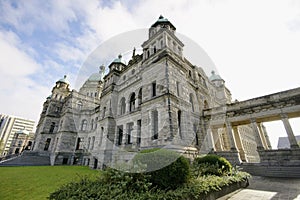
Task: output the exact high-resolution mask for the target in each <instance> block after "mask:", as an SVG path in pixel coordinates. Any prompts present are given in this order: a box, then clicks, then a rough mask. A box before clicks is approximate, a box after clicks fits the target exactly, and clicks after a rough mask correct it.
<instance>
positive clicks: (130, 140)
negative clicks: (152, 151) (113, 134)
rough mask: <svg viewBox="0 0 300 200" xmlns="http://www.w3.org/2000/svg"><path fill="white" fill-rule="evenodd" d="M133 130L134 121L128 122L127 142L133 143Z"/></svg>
mask: <svg viewBox="0 0 300 200" xmlns="http://www.w3.org/2000/svg"><path fill="white" fill-rule="evenodd" d="M132 130H133V123H132V122H131V123H128V124H127V144H132V135H131V132H132Z"/></svg>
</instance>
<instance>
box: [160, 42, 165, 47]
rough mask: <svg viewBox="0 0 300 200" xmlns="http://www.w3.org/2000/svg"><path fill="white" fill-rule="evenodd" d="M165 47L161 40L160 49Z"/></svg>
mask: <svg viewBox="0 0 300 200" xmlns="http://www.w3.org/2000/svg"><path fill="white" fill-rule="evenodd" d="M163 46H164V42H163V41H162V40H161V41H160V48H163Z"/></svg>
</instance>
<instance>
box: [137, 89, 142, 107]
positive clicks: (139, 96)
mask: <svg viewBox="0 0 300 200" xmlns="http://www.w3.org/2000/svg"><path fill="white" fill-rule="evenodd" d="M142 92H143V91H142V88H141V89H140V90H139V94H138V106H140V105H141V104H142V98H143V93H142Z"/></svg>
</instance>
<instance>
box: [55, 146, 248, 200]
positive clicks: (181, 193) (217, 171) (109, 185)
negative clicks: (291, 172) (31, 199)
mask: <svg viewBox="0 0 300 200" xmlns="http://www.w3.org/2000/svg"><path fill="white" fill-rule="evenodd" d="M152 151H153V154H152V155H151V156H150V157H148V158H147V159H145V157H144V155H143V153H151V150H150V151H149V150H147V152H142V153H141V154H140V155H138V156H137V158H136V159H134V163H133V165H130V167H128V168H127V170H123V171H121V170H116V169H111V168H109V169H107V170H105V171H103V172H102V174H101V176H100V177H99V178H98V179H96V180H90V179H88V178H82V179H81V180H80V181H78V182H71V183H69V184H66V185H64V186H63V187H61V188H60V189H59V190H57V191H56V192H54V193H52V194H51V195H50V199H57V200H59V199H109V200H110V199H114V200H118V199H119V200H126V199H128V200H129V199H134V200H136V199H140V200H151V199H153V200H157V199H164V200H174V199H180V200H182V199H189V200H193V199H195V200H197V199H215V198H218V197H220V196H223V195H226V194H228V193H230V192H232V191H234V190H236V189H239V188H241V187H246V186H247V183H248V178H249V176H250V175H249V174H247V173H245V172H238V171H236V170H234V169H232V166H231V165H230V163H229V162H228V161H227V160H226V159H224V158H222V157H218V156H215V155H208V156H205V157H203V158H197V159H195V161H194V162H193V163H192V164H190V163H189V162H188V160H187V159H185V158H184V157H182V156H178V155H176V154H175V153H174V152H170V151H167V150H152ZM149 158H153V159H152V160H151V159H149ZM174 158H175V162H172V163H171V164H170V165H167V166H165V167H163V168H161V169H158V170H155V171H150V170H149V169H148V168H149V166H150V167H151V166H152V167H153V165H155V160H159V162H168V161H170V160H172V159H174ZM137 163H139V165H137ZM140 165H141V166H144V168H143V170H142V171H140V170H141V169H140V168H138V169H137V166H140ZM123 169H125V168H123ZM137 172H139V173H137Z"/></svg>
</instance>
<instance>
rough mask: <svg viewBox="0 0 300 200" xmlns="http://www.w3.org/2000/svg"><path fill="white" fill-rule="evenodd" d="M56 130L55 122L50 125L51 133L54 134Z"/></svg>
mask: <svg viewBox="0 0 300 200" xmlns="http://www.w3.org/2000/svg"><path fill="white" fill-rule="evenodd" d="M54 128H55V122H52V123H51V125H50V129H49V133H53V132H54Z"/></svg>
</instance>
